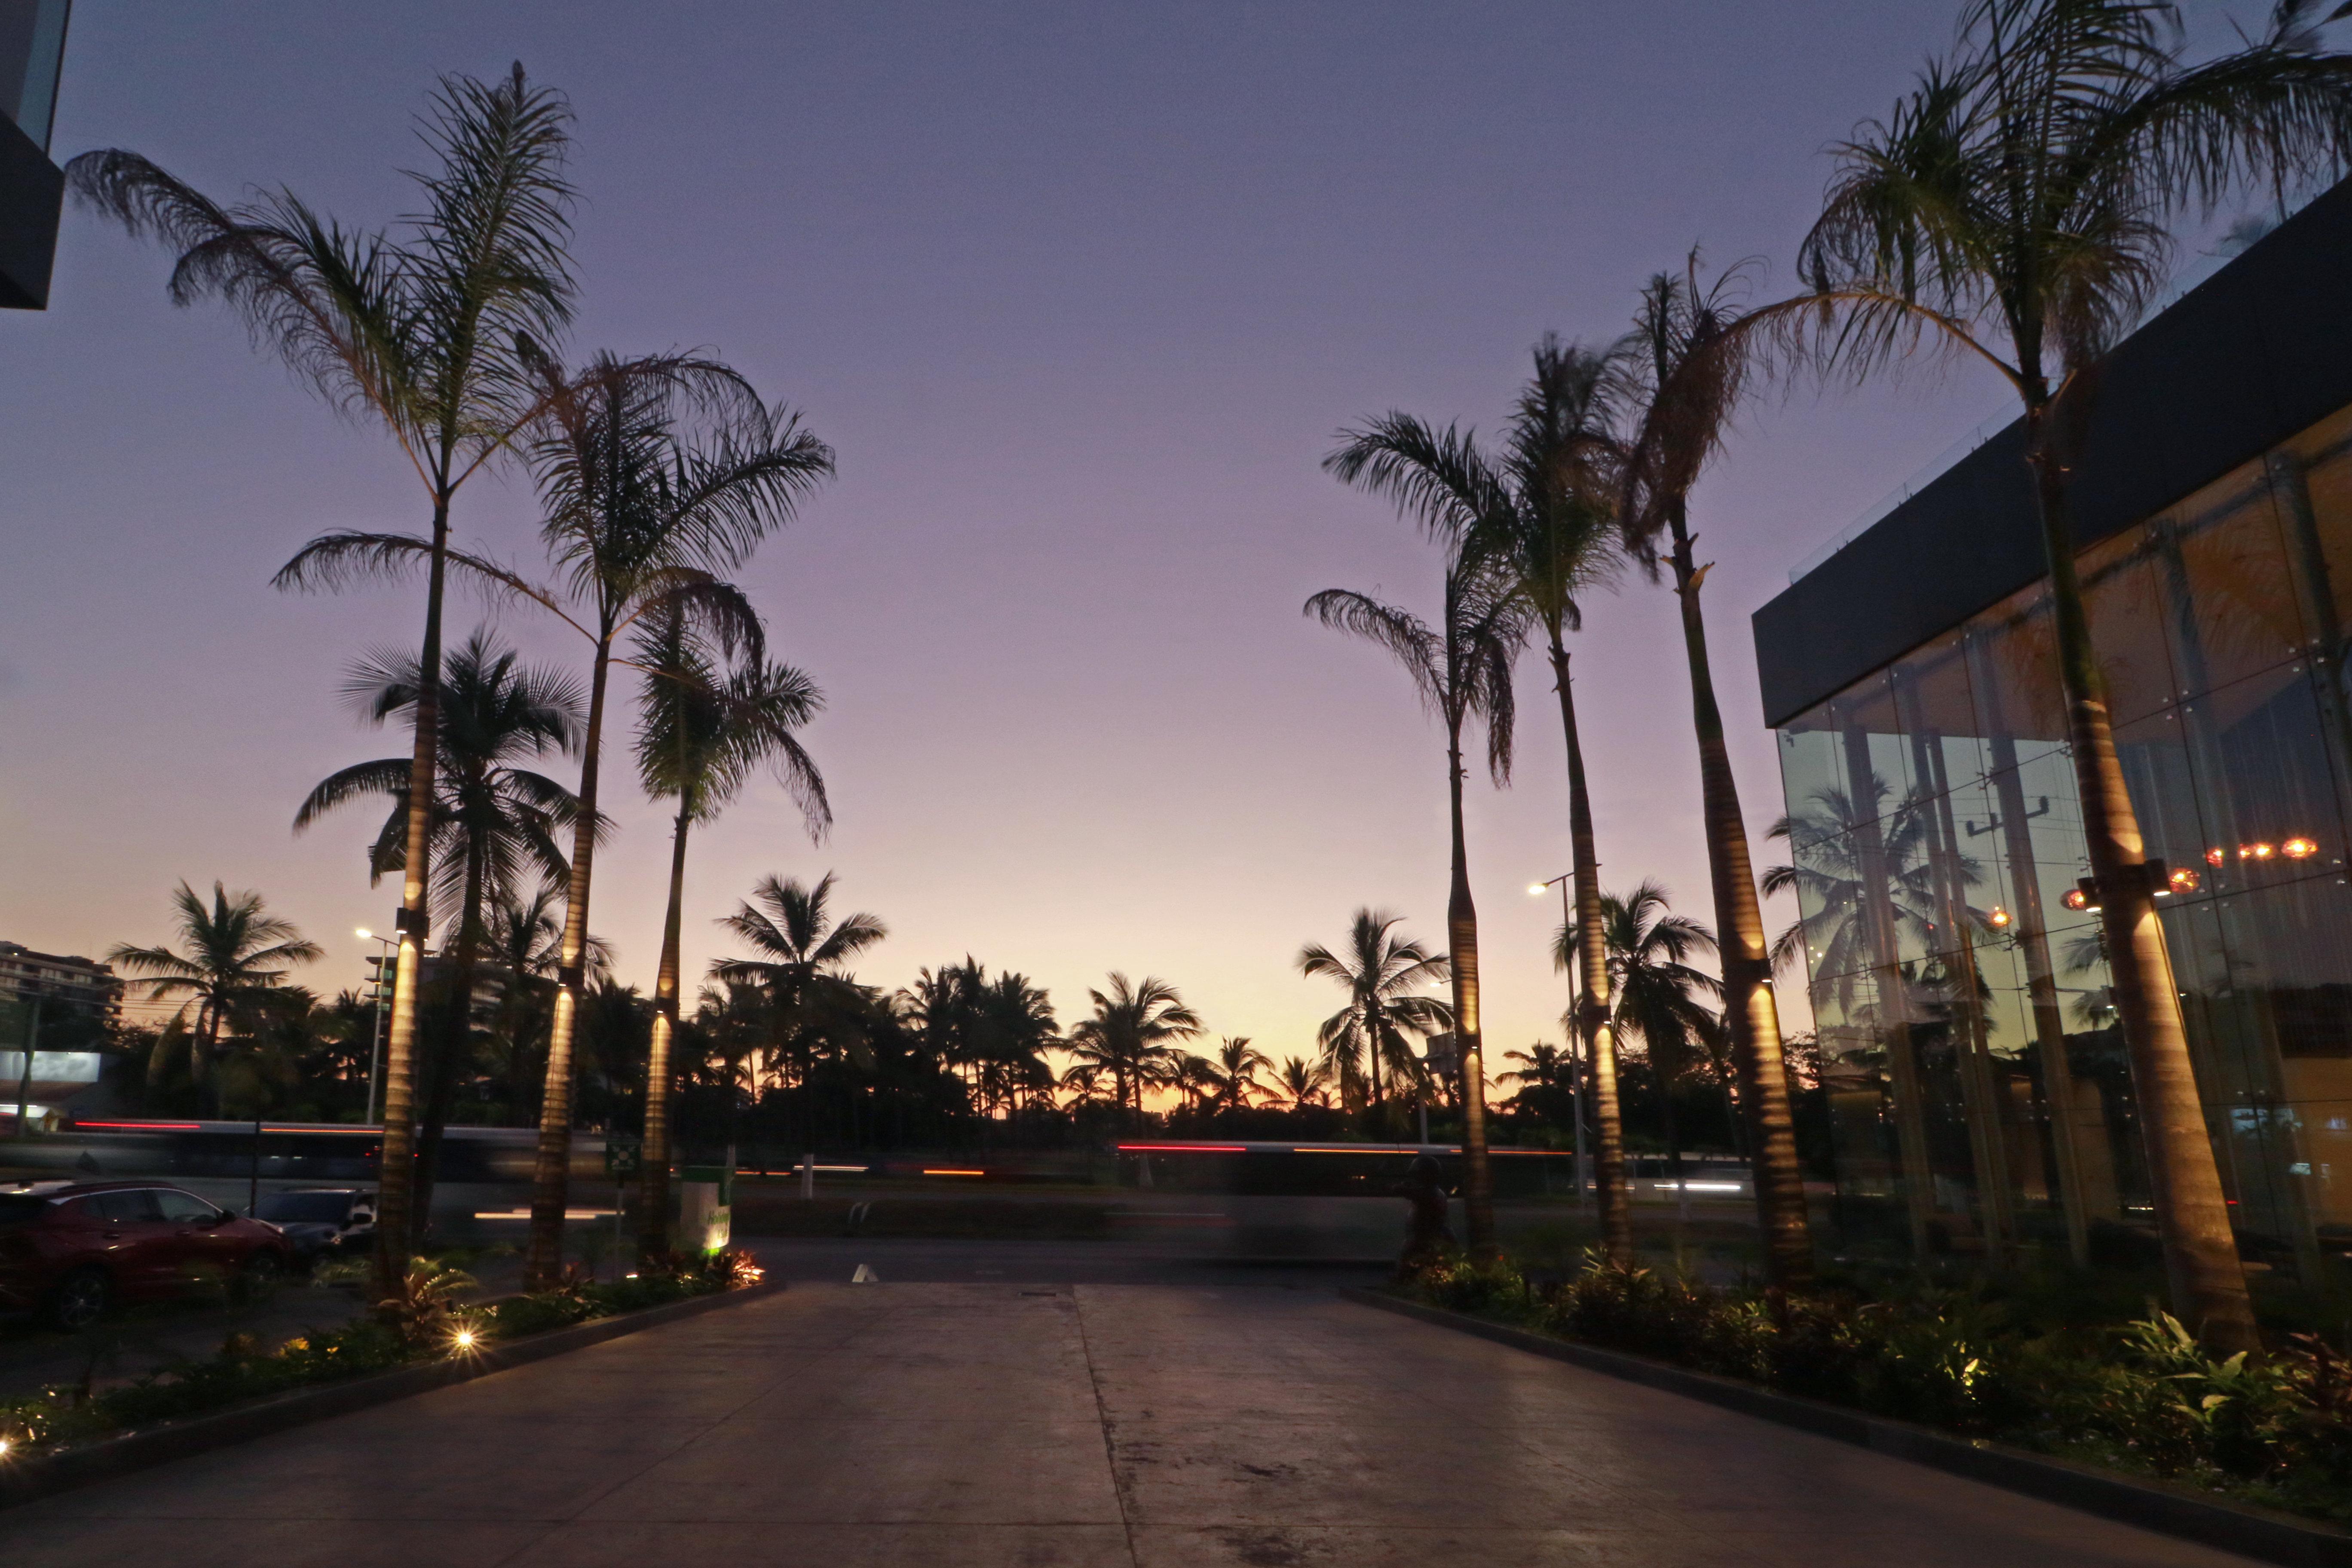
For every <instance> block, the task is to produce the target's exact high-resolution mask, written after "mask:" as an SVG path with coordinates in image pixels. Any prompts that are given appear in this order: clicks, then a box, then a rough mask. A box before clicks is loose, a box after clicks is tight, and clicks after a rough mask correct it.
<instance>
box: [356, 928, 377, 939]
mask: <svg viewBox="0 0 2352 1568" xmlns="http://www.w3.org/2000/svg"><path fill="white" fill-rule="evenodd" d="M352 935H353V936H355V937H357V938H359V939H360V940H361V941H362V942H373V941H374V940H375V932H373V931H370V930H368V928H367V927H365V926H362V927H360V928H359V929H358V930H357V931H353V932H352Z"/></svg>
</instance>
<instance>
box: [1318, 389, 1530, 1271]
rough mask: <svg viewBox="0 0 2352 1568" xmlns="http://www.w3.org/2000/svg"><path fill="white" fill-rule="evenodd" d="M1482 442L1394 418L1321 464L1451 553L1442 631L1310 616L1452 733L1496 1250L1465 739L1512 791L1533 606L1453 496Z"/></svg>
mask: <svg viewBox="0 0 2352 1568" xmlns="http://www.w3.org/2000/svg"><path fill="white" fill-rule="evenodd" d="M1475 445H1476V444H1475V441H1474V440H1473V439H1472V438H1471V437H1469V436H1467V435H1465V434H1462V433H1459V432H1457V431H1455V430H1454V429H1453V428H1451V427H1449V428H1448V429H1446V430H1445V431H1444V433H1443V434H1439V433H1436V432H1433V431H1432V430H1431V429H1430V428H1429V426H1425V425H1423V423H1422V422H1421V421H1420V420H1418V419H1415V418H1413V417H1412V416H1409V415H1404V414H1393V413H1392V414H1390V415H1388V416H1385V417H1383V418H1381V419H1379V420H1376V421H1374V422H1373V423H1372V424H1370V425H1369V426H1365V427H1364V428H1362V429H1360V430H1353V431H1348V432H1343V441H1342V444H1341V445H1340V447H1339V449H1338V450H1336V451H1334V452H1333V453H1331V455H1330V456H1329V457H1328V458H1325V459H1324V463H1323V466H1324V468H1327V469H1328V470H1329V471H1330V472H1331V473H1332V474H1333V475H1335V476H1337V477H1338V478H1339V479H1340V480H1341V481H1342V482H1344V483H1348V484H1353V485H1360V486H1362V487H1363V488H1364V489H1369V490H1370V491H1372V492H1373V493H1374V494H1377V495H1386V496H1388V497H1389V498H1390V499H1391V500H1393V501H1394V502H1395V503H1396V505H1397V508H1398V510H1400V511H1402V512H1405V513H1408V514H1412V515H1415V516H1417V517H1418V518H1419V519H1420V521H1422V523H1423V526H1424V527H1425V528H1426V529H1427V530H1428V531H1430V532H1431V534H1432V535H1433V537H1434V538H1436V539H1437V540H1438V541H1440V542H1442V543H1443V544H1444V548H1445V552H1446V555H1445V580H1444V608H1443V612H1442V614H1441V616H1440V619H1439V622H1438V625H1437V626H1435V627H1434V628H1433V627H1431V626H1428V625H1427V624H1426V623H1424V622H1423V621H1422V620H1421V618H1420V617H1419V616H1414V615H1413V614H1412V612H1410V611H1408V610H1404V609H1401V608H1399V607H1398V606H1396V605H1384V604H1382V603H1381V602H1380V601H1379V600H1377V599H1374V598H1371V597H1370V596H1368V595H1363V594H1359V593H1355V592H1352V591H1351V590H1349V589H1345V588H1326V589H1325V590H1324V591H1323V592H1321V593H1319V594H1317V595H1314V596H1313V597H1312V598H1310V599H1308V600H1307V606H1306V607H1307V614H1309V615H1312V616H1317V617H1318V618H1319V619H1320V620H1321V621H1322V623H1323V624H1324V625H1325V626H1332V627H1336V628H1338V629H1339V630H1341V631H1345V632H1350V633H1353V634H1354V635H1355V636H1358V637H1363V638H1365V639H1367V640H1368V641H1370V642H1373V643H1376V644H1378V645H1379V646H1380V647H1384V648H1386V649H1388V651H1389V652H1390V654H1391V655H1392V656H1393V657H1394V658H1396V659H1397V661H1398V662H1399V663H1401V664H1402V665H1403V666H1404V668H1405V672H1406V674H1407V675H1408V676H1410V677H1411V678H1412V683H1413V688H1414V689H1415V690H1416V691H1417V692H1418V693H1419V695H1420V697H1421V700H1423V702H1424V703H1425V704H1427V705H1428V707H1429V708H1430V709H1431V710H1433V711H1434V712H1435V713H1436V714H1437V716H1438V717H1439V719H1440V720H1442V721H1444V725H1445V764H1446V775H1445V784H1446V797H1447V805H1448V807H1449V815H1450V817H1451V822H1452V827H1453V850H1454V857H1453V877H1452V884H1451V887H1450V889H1449V890H1448V892H1447V896H1446V904H1445V946H1446V960H1447V965H1448V973H1449V974H1450V976H1451V978H1452V980H1453V983H1454V1038H1455V1043H1456V1050H1455V1053H1454V1059H1455V1061H1456V1063H1457V1064H1458V1071H1459V1073H1460V1078H1459V1089H1460V1094H1461V1100H1462V1151H1463V1164H1464V1166H1465V1173H1464V1175H1465V1179H1464V1182H1463V1207H1464V1210H1465V1214H1466V1217H1467V1219H1468V1222H1469V1232H1470V1235H1469V1242H1470V1248H1471V1250H1472V1251H1473V1252H1474V1253H1481V1254H1483V1253H1488V1252H1492V1251H1493V1250H1494V1247H1495V1183H1494V1173H1493V1171H1492V1169H1491V1168H1490V1167H1489V1164H1488V1162H1487V1159H1486V1063H1485V1060H1484V1058H1483V1057H1482V1056H1481V1053H1480V1050H1479V1036H1478V910H1477V906H1476V904H1475V902H1474V901H1473V900H1472V899H1471V897H1470V860H1469V853H1468V850H1467V849H1466V847H1465V843H1464V838H1463V832H1462V781H1463V780H1464V778H1465V776H1467V775H1466V774H1465V772H1464V770H1463V766H1462V732H1463V731H1464V729H1465V728H1466V727H1467V726H1468V725H1469V723H1470V721H1472V720H1474V719H1483V720H1484V721H1486V771H1487V774H1488V776H1489V777H1490V778H1492V779H1493V780H1494V782H1495V784H1496V785H1497V786H1498V787H1499V786H1501V785H1503V784H1507V783H1509V782H1510V777H1511V731H1512V723H1513V718H1514V715H1515V713H1516V707H1515V703H1514V699H1513V693H1512V689H1511V667H1512V664H1513V662H1514V661H1515V660H1516V659H1517V656H1518V650H1519V645H1520V643H1521V642H1522V640H1523V633H1524V626H1525V621H1524V616H1525V615H1526V608H1525V605H1523V603H1522V602H1521V600H1520V598H1519V595H1518V594H1517V587H1516V584H1514V583H1513V581H1512V579H1511V578H1510V576H1509V575H1508V574H1507V573H1506V572H1505V571H1503V570H1502V566H1501V563H1500V562H1499V561H1498V560H1497V559H1496V557H1495V555H1494V553H1493V552H1491V551H1490V550H1488V549H1487V548H1486V546H1485V545H1484V543H1483V542H1481V541H1480V540H1478V538H1477V537H1476V536H1475V531H1472V530H1471V529H1469V528H1466V527H1465V526H1464V525H1465V523H1466V522H1468V521H1473V520H1475V518H1476V517H1479V516H1483V515H1485V513H1486V510H1488V509H1487V508H1486V507H1484V506H1481V507H1479V508H1477V509H1475V510H1472V511H1470V512H1468V513H1467V515H1466V516H1465V512H1464V511H1463V510H1462V509H1460V508H1459V507H1458V506H1457V505H1456V503H1455V501H1454V499H1453V498H1454V495H1455V493H1456V491H1457V490H1458V489H1461V488H1462V487H1461V485H1460V483H1459V482H1458V481H1457V476H1460V475H1463V474H1465V473H1467V472H1468V471H1470V470H1471V469H1472V468H1473V467H1474V466H1475V465H1474V462H1473V458H1474V455H1475Z"/></svg>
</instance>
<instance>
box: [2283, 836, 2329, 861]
mask: <svg viewBox="0 0 2352 1568" xmlns="http://www.w3.org/2000/svg"><path fill="white" fill-rule="evenodd" d="M2279 853H2280V854H2282V855H2284V856H2285V857H2286V858H2288V859H2290V860H2308V859H2310V858H2312V857H2313V856H2314V855H2316V854H2318V853H2319V846H2318V845H2316V844H2315V843H2313V842H2312V841H2311V840H2310V839H2308V838H2305V837H2302V836H2301V835H2300V834H2298V835H2296V836H2295V837H2293V838H2290V839H2288V840H2287V841H2286V842H2285V843H2284V844H2282V845H2280V846H2279Z"/></svg>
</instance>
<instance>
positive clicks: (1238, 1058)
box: [1215, 1035, 1274, 1110]
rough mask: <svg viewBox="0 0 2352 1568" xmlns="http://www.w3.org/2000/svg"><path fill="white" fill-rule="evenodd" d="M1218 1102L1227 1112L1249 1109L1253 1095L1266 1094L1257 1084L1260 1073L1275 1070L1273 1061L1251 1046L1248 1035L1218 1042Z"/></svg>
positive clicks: (1216, 1065) (1263, 1087)
mask: <svg viewBox="0 0 2352 1568" xmlns="http://www.w3.org/2000/svg"><path fill="white" fill-rule="evenodd" d="M1215 1067H1216V1069H1217V1099H1218V1100H1220V1101H1221V1102H1222V1103H1223V1105H1225V1106H1226V1107H1227V1108H1228V1109H1234V1110H1248V1109H1249V1102H1250V1096H1251V1095H1253V1094H1263V1093H1265V1092H1266V1089H1265V1085H1263V1084H1261V1083H1259V1082H1258V1081H1257V1075H1258V1074H1259V1073H1261V1072H1271V1071H1273V1070H1274V1058H1272V1057H1269V1056H1267V1055H1266V1054H1265V1052H1264V1051H1262V1050H1259V1049H1258V1048H1257V1047H1255V1046H1253V1045H1251V1044H1250V1037H1248V1036H1247V1035H1229V1036H1227V1037H1225V1038H1223V1039H1222V1040H1219V1041H1218V1042H1217V1058H1216V1062H1215Z"/></svg>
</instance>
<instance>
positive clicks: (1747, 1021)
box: [1619, 255, 1813, 1289]
mask: <svg viewBox="0 0 2352 1568" xmlns="http://www.w3.org/2000/svg"><path fill="white" fill-rule="evenodd" d="M1696 267H1697V259H1696V256H1695V255H1694V257H1693V258H1692V262H1691V268H1690V270H1689V272H1688V274H1687V275H1686V276H1685V277H1682V278H1676V277H1674V276H1672V275H1671V274H1664V273H1662V274H1660V275H1658V276H1656V277H1654V278H1653V279H1651V280H1650V283H1649V286H1648V287H1647V288H1646V289H1643V296H1642V308H1641V311H1640V313H1639V315H1638V316H1637V317H1636V318H1635V323H1634V329H1633V333H1632V334H1631V335H1630V336H1629V338H1628V339H1627V343H1628V345H1629V363H1632V364H1633V371H1634V376H1635V385H1636V388H1637V391H1636V398H1637V402H1638V404H1639V413H1638V418H1637V421H1636V432H1635V435H1634V437H1633V440H1632V442H1631V443H1630V447H1631V450H1630V451H1629V452H1628V454H1627V458H1626V463H1625V470H1624V483H1623V489H1622V496H1621V500H1620V503H1619V504H1620V510H1619V526H1620V528H1621V529H1622V531H1623V533H1624V536H1625V542H1626V544H1627V547H1628V550H1629V552H1630V553H1631V554H1632V555H1633V559H1634V561H1635V562H1636V563H1638V564H1639V565H1640V566H1641V567H1642V569H1643V573H1644V574H1646V575H1648V577H1649V578H1650V580H1651V581H1653V582H1655V581H1656V580H1657V578H1658V573H1659V566H1660V563H1661V552H1660V548H1659V546H1660V542H1661V540H1662V539H1663V540H1664V542H1665V544H1666V549H1665V551H1664V563H1665V564H1666V565H1668V566H1669V567H1670V568H1671V570H1672V574H1673V578H1674V589H1675V599H1676V600H1677V602H1678V604H1679V605H1680V608H1681V612H1682V624H1683V655H1684V658H1685V662H1686V663H1687V664H1688V666H1689V669H1690V686H1691V727H1692V729H1693V731H1695V732H1696V736H1697V740H1698V757H1699V800H1700V810H1701V816H1702V820H1703V822H1704V824H1705V826H1706V858H1707V869H1708V871H1709V873H1710V878H1711V880H1712V881H1713V883H1714V893H1715V927H1716V931H1717V933H1718V935H1719V936H1720V938H1721V940H1722V942H1723V946H1722V949H1721V958H1722V964H1723V992H1724V1012H1723V1016H1724V1022H1725V1026H1726V1028H1727V1032H1728V1034H1729V1036H1730V1040H1731V1050H1732V1056H1733V1058H1734V1059H1735V1060H1736V1061H1737V1062H1738V1067H1739V1077H1740V1084H1741V1098H1742V1101H1743V1104H1744V1106H1745V1108H1746V1110H1747V1115H1748V1150H1749V1155H1748V1160H1749V1167H1750V1170H1751V1172H1752V1173H1753V1175H1754V1178H1755V1187H1756V1209H1757V1218H1758V1221H1759V1226H1760V1227H1761V1229H1762V1231H1763V1234H1764V1261H1765V1272H1766V1274H1767V1276H1768V1278H1769V1279H1770V1280H1771V1282H1772V1283H1773V1285H1775V1286H1776V1287H1779V1288H1780V1289H1788V1288H1790V1287H1792V1286H1801V1285H1804V1284H1806V1283H1808V1282H1810V1281H1811V1279H1812V1277H1813V1244H1812V1231H1811V1223H1810V1221H1809V1219H1808V1216H1807V1215H1806V1211H1805V1184H1804V1173H1803V1171H1802V1170H1801V1169H1800V1167H1799V1166H1798V1163H1797V1132H1796V1122H1795V1121H1794V1119H1793V1117H1792V1115H1791V1112H1790V1103H1789V1080H1788V1075H1787V1070H1786V1068H1785V1065H1784V1064H1783V1062H1782V1060H1781V1048H1780V1002H1779V998H1777V997H1776V996H1775V995H1774V994H1773V992H1772V972H1771V963H1770V958H1769V954H1768V952H1767V951H1766V947H1765V940H1764V911H1763V905H1762V903H1761V901H1760V900H1759V899H1758V897H1757V891H1756V873H1755V867H1754V861H1753V859H1752V858H1751V857H1750V855H1749V853H1748V824H1747V818H1746V816H1745V815H1744V814H1743V813H1742V812H1741V810H1740V806H1739V784H1738V779H1737V778H1736V777H1735V776H1734V774H1733V773H1732V771H1731V752H1730V748H1729V747H1728V746H1727V744H1726V742H1725V740H1724V731H1723V710H1722V708H1721V707H1720V706H1719V705H1718V704H1717V701H1716V695H1715V675H1714V670H1713V667H1712V665H1711V664H1710V662H1709V659H1708V654H1707V646H1706V617H1705V616H1704V615H1703V613H1702V611H1701V607H1700V603H1699V590H1700V588H1701V586H1702V585H1703V584H1705V583H1706V574H1707V572H1708V571H1709V570H1710V569H1711V567H1712V564H1713V563H1701V562H1699V561H1698V560H1697V559H1696V556H1695V555H1693V553H1692V545H1693V542H1694V536H1693V534H1692V533H1691V530H1690V490H1691V487H1692V486H1693V485H1694V484H1695V483H1696V482H1697V479H1698V475H1699V470H1700V469H1701V468H1703V467H1704V466H1705V464H1706V459H1707V458H1709V457H1710V456H1711V455H1712V454H1713V453H1714V452H1715V451H1716V449H1717V447H1719V446H1720V445H1721V443H1722V440H1723V436H1724V433H1725V431H1726V430H1727V428H1728V427H1729V425H1730V421H1731V418H1732V416H1733V414H1734V413H1736V412H1737V410H1738V406H1739V403H1740V398H1741V395H1742V390H1743V387H1744V385H1745V377H1744V376H1743V375H1742V374H1740V371H1741V370H1742V368H1743V367H1744V365H1745V363H1747V362H1746V360H1745V359H1743V358H1738V357H1735V356H1733V355H1732V354H1731V353H1728V352H1727V351H1726V349H1725V348H1724V346H1723V345H1725V344H1726V343H1729V342H1739V341H1740V339H1741V336H1742V332H1741V328H1742V325H1743V322H1744V321H1749V320H1754V319H1755V318H1754V317H1748V318H1743V317H1742V316H1741V314H1740V312H1739V311H1738V308H1737V300H1738V289H1739V286H1740V283H1741V279H1742V275H1741V273H1740V272H1739V271H1738V269H1736V268H1735V269H1734V270H1733V271H1731V272H1729V273H1727V274H1725V275H1724V276H1723V277H1721V278H1719V279H1717V280H1716V282H1715V283H1714V285H1712V286H1711V287H1709V288H1706V289H1701V288H1700V287H1699V285H1698V280H1697V275H1696Z"/></svg>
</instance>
